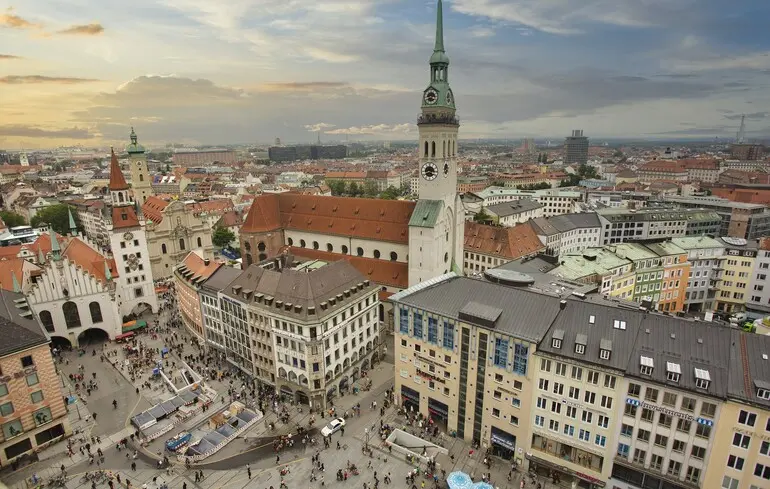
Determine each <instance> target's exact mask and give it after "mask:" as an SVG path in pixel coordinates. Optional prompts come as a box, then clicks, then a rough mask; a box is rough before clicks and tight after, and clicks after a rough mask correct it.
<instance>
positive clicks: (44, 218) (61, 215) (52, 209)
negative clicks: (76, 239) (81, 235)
mask: <svg viewBox="0 0 770 489" xmlns="http://www.w3.org/2000/svg"><path fill="white" fill-rule="evenodd" d="M72 217H73V219H75V227H76V230H78V229H80V221H79V220H78V215H77V213H75V212H73V213H72ZM43 223H45V224H48V225H49V226H50V227H51V229H53V230H54V231H55V232H57V233H59V234H62V235H66V234H69V233H70V213H69V206H68V205H67V204H56V205H51V206H48V207H44V208H42V209H40V210H39V211H38V212H37V214H35V217H33V218H32V219H31V220H30V222H29V225H30V226H32V227H33V228H34V227H37V226H40V225H41V224H43Z"/></svg>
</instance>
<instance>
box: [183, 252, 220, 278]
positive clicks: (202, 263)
mask: <svg viewBox="0 0 770 489" xmlns="http://www.w3.org/2000/svg"><path fill="white" fill-rule="evenodd" d="M221 266H222V264H221V263H219V262H215V261H214V260H210V259H204V258H202V257H201V256H200V255H199V254H198V253H196V252H194V251H191V252H189V253H188V254H187V256H186V257H184V259H183V260H182V263H180V264H179V267H178V268H177V271H178V272H179V273H181V274H182V275H183V276H184V277H185V278H186V279H187V280H188V281H198V282H202V281H204V280H207V279H208V278H209V277H211V275H212V274H213V273H214V272H216V271H217V270H218V269H219V267H221Z"/></svg>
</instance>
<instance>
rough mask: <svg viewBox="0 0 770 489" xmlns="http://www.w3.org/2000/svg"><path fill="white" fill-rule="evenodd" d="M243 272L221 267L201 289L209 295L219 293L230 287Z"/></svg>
mask: <svg viewBox="0 0 770 489" xmlns="http://www.w3.org/2000/svg"><path fill="white" fill-rule="evenodd" d="M241 273H243V270H238V269H237V268H233V267H227V266H222V267H219V268H218V269H217V270H216V271H215V272H214V273H212V274H211V275H210V276H209V278H208V279H206V281H205V282H203V283H202V284H201V289H202V290H204V291H207V292H210V293H212V292H213V293H214V294H215V295H216V292H219V291H220V290H223V289H224V288H225V287H227V286H228V285H230V283H232V281H233V280H235V279H236V278H238V277H239V276H240V275H241Z"/></svg>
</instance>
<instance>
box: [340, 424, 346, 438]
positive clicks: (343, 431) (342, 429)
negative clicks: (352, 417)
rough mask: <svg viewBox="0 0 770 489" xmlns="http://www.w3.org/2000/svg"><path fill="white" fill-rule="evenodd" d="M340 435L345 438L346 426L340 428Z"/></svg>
mask: <svg viewBox="0 0 770 489" xmlns="http://www.w3.org/2000/svg"><path fill="white" fill-rule="evenodd" d="M340 433H342V435H341V436H345V427H344V426H342V427H341V428H340Z"/></svg>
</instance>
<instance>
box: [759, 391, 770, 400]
mask: <svg viewBox="0 0 770 489" xmlns="http://www.w3.org/2000/svg"><path fill="white" fill-rule="evenodd" d="M757 397H758V398H760V399H764V400H766V401H770V390H768V389H757Z"/></svg>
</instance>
